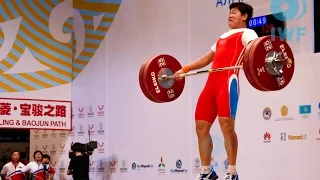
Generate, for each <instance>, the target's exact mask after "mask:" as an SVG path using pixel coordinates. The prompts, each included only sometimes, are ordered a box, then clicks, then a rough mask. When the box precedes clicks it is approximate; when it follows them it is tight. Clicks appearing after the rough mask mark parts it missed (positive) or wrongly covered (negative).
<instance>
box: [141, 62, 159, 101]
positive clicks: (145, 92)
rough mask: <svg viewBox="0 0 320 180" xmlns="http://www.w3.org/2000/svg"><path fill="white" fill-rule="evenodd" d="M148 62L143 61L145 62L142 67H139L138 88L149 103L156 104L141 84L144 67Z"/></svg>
mask: <svg viewBox="0 0 320 180" xmlns="http://www.w3.org/2000/svg"><path fill="white" fill-rule="evenodd" d="M148 61H149V60H147V61H145V62H144V63H143V64H142V66H141V67H140V71H139V84H140V88H141V90H142V92H143V94H144V95H145V96H146V97H147V98H148V99H149V100H150V101H152V102H156V103H157V101H156V100H155V99H153V98H152V97H151V96H150V95H149V94H148V93H147V91H146V88H145V86H144V83H143V73H144V67H145V65H146V64H147V62H148Z"/></svg>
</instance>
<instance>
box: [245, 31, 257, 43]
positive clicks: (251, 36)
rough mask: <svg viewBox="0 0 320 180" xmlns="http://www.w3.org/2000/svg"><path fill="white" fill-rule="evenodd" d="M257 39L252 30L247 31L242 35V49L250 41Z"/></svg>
mask: <svg viewBox="0 0 320 180" xmlns="http://www.w3.org/2000/svg"><path fill="white" fill-rule="evenodd" d="M257 38H258V35H257V33H256V32H255V31H254V30H252V29H247V30H245V31H244V32H243V34H242V44H243V46H244V47H247V45H248V44H249V43H250V42H251V41H253V40H255V39H257Z"/></svg>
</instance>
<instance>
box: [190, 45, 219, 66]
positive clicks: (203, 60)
mask: <svg viewBox="0 0 320 180" xmlns="http://www.w3.org/2000/svg"><path fill="white" fill-rule="evenodd" d="M214 54H215V53H214V52H213V51H212V50H211V51H209V52H208V53H207V54H205V55H203V56H202V57H200V58H199V59H197V60H195V61H194V62H192V63H190V64H188V65H187V66H188V68H189V69H190V71H193V70H197V69H201V68H203V67H205V66H207V65H208V64H210V63H211V62H212V61H213V58H214Z"/></svg>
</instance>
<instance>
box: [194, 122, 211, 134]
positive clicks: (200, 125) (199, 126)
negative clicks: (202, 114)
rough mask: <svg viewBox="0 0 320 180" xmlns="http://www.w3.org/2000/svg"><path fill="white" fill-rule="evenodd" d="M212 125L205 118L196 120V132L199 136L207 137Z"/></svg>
mask: <svg viewBox="0 0 320 180" xmlns="http://www.w3.org/2000/svg"><path fill="white" fill-rule="evenodd" d="M211 126H212V123H210V122H208V121H204V120H197V121H196V132H197V136H198V138H204V137H207V136H208V135H209V133H210V128H211Z"/></svg>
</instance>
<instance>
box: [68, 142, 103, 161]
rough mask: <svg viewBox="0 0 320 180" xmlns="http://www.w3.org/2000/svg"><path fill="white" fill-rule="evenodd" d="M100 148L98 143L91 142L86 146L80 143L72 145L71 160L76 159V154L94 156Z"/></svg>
mask: <svg viewBox="0 0 320 180" xmlns="http://www.w3.org/2000/svg"><path fill="white" fill-rule="evenodd" d="M97 148H98V142H97V141H90V142H88V143H86V144H82V143H79V142H76V143H73V142H72V143H71V151H70V152H69V158H70V159H71V158H73V157H75V154H74V153H75V152H76V151H77V152H81V153H82V154H83V155H85V156H86V155H87V156H90V155H92V153H93V151H94V149H97Z"/></svg>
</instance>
